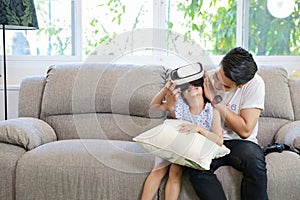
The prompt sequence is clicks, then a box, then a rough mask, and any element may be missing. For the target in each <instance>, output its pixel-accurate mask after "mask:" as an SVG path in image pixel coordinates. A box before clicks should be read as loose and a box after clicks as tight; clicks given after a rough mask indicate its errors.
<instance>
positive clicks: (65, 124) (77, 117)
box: [21, 64, 165, 140]
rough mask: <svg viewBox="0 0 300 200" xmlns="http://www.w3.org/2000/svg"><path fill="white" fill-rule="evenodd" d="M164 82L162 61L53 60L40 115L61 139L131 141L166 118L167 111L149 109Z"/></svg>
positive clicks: (48, 73)
mask: <svg viewBox="0 0 300 200" xmlns="http://www.w3.org/2000/svg"><path fill="white" fill-rule="evenodd" d="M164 84H165V69H164V67H162V66H138V65H116V64H114V65H111V64H67V65H66V64H64V65H53V66H51V67H50V68H49V70H48V72H47V77H46V79H45V87H44V90H43V95H42V102H41V105H40V116H39V117H40V118H41V119H42V120H44V121H46V122H47V123H49V124H50V125H51V126H52V127H53V128H54V130H55V131H56V134H57V137H58V139H60V140H62V139H75V138H99V139H118V140H131V139H132V137H134V136H136V135H138V134H139V133H141V132H143V131H145V130H147V129H150V128H152V127H153V126H155V125H157V124H159V123H161V122H162V120H163V118H164V113H162V112H156V113H153V112H151V113H150V112H149V104H150V101H151V100H152V98H153V96H154V95H155V94H156V93H157V92H158V91H159V90H160V89H161V88H162V87H163V86H164ZM21 109H22V108H21ZM21 114H22V113H21ZM108 133H109V135H108Z"/></svg>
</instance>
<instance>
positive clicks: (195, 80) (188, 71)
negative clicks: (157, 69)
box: [169, 62, 204, 90]
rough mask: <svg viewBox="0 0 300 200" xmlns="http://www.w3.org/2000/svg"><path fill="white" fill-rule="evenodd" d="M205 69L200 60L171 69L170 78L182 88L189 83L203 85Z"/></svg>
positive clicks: (186, 86) (185, 87)
mask: <svg viewBox="0 0 300 200" xmlns="http://www.w3.org/2000/svg"><path fill="white" fill-rule="evenodd" d="M203 74H204V70H203V66H202V64H201V63H200V62H197V63H193V64H188V65H184V66H181V67H178V68H177V69H174V70H172V71H170V73H169V79H170V80H172V81H173V82H174V83H176V85H177V86H178V87H180V88H181V90H185V89H187V88H188V86H189V84H192V85H194V86H198V87H199V86H201V85H202V84H203V79H201V78H202V77H203Z"/></svg>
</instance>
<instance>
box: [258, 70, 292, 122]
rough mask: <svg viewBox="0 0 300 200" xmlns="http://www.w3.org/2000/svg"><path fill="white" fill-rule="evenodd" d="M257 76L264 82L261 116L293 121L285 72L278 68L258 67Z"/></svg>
mask: <svg viewBox="0 0 300 200" xmlns="http://www.w3.org/2000/svg"><path fill="white" fill-rule="evenodd" d="M258 74H259V75H260V76H261V77H262V78H263V79H264V81H265V91H266V96H265V109H264V110H263V112H262V114H261V116H263V117H276V118H283V119H288V120H293V119H294V112H293V106H292V101H291V94H290V89H289V84H288V74H287V71H286V70H285V69H283V68H278V67H277V68H276V67H260V68H259V71H258ZM283 105H284V106H283Z"/></svg>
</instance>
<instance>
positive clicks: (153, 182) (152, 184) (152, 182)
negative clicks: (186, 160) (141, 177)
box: [141, 162, 169, 200]
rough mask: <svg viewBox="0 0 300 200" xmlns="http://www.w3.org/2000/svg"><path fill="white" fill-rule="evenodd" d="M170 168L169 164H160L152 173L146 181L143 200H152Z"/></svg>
mask: <svg viewBox="0 0 300 200" xmlns="http://www.w3.org/2000/svg"><path fill="white" fill-rule="evenodd" d="M168 168H169V163H167V162H160V163H159V164H157V165H156V166H155V167H154V169H153V170H152V171H151V172H150V174H149V175H148V177H147V178H146V180H145V183H144V188H143V193H142V198H141V200H152V199H153V197H154V195H155V193H156V192H157V190H158V187H159V185H160V182H161V180H162V179H163V178H164V176H165V175H166V173H167V171H168Z"/></svg>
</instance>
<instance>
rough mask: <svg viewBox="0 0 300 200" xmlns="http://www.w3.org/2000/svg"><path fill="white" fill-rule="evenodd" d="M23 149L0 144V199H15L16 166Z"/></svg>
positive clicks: (23, 151)
mask: <svg viewBox="0 0 300 200" xmlns="http://www.w3.org/2000/svg"><path fill="white" fill-rule="evenodd" d="M25 152H26V150H25V149H24V148H23V147H20V146H17V145H11V144H7V143H2V142H0V160H1V161H0V185H1V186H0V199H15V180H16V166H17V163H18V160H19V159H20V157H22V155H23V154H24V153H25Z"/></svg>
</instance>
